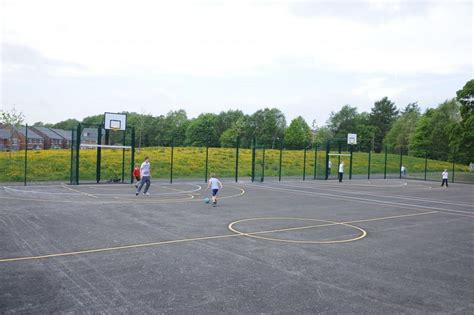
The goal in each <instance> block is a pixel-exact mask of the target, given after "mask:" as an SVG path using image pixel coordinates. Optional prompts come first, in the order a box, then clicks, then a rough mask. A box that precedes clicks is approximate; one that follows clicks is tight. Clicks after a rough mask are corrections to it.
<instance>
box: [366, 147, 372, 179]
mask: <svg viewBox="0 0 474 315" xmlns="http://www.w3.org/2000/svg"><path fill="white" fill-rule="evenodd" d="M371 159H372V150H371V149H370V148H369V165H368V168H367V179H370V162H371Z"/></svg>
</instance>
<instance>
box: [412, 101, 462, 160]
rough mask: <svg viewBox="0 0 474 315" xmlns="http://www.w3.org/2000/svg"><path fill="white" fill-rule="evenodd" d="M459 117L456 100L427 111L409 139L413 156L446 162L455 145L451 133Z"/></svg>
mask: <svg viewBox="0 0 474 315" xmlns="http://www.w3.org/2000/svg"><path fill="white" fill-rule="evenodd" d="M460 120H461V115H460V112H459V103H458V102H457V101H456V100H454V99H453V100H449V101H446V102H444V103H442V104H440V105H439V106H438V108H435V109H428V110H427V111H426V113H425V114H423V115H422V116H421V118H420V119H419V120H418V123H417V125H416V128H415V131H414V132H413V133H412V136H411V137H410V150H411V153H412V154H413V155H415V156H419V157H425V155H426V156H428V158H431V159H437V160H448V158H449V156H450V154H449V153H450V151H451V150H452V148H453V147H454V145H455V141H453V139H452V131H453V130H454V129H455V126H456V125H457V124H459V122H460Z"/></svg>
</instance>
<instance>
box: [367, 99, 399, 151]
mask: <svg viewBox="0 0 474 315" xmlns="http://www.w3.org/2000/svg"><path fill="white" fill-rule="evenodd" d="M397 116H398V110H397V108H396V106H395V103H393V102H392V101H390V100H389V99H388V98H387V97H384V98H382V99H381V100H380V101H377V102H375V103H374V107H372V110H371V113H370V125H372V126H374V127H375V128H376V133H375V135H374V150H375V152H380V151H381V150H382V143H383V139H384V138H385V135H386V134H387V132H388V131H389V130H390V128H391V127H392V123H393V122H394V121H395V119H396V118H397Z"/></svg>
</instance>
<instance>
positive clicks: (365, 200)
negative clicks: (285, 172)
mask: <svg viewBox="0 0 474 315" xmlns="http://www.w3.org/2000/svg"><path fill="white" fill-rule="evenodd" d="M247 185H250V186H252V187H257V188H260V189H264V190H271V191H281V192H288V193H293V194H298V195H305V196H322V197H326V198H329V199H337V200H341V199H344V200H350V201H357V202H361V203H369V204H384V205H390V206H393V207H398V208H403V209H406V208H407V207H412V208H420V209H427V210H436V211H440V212H446V213H450V214H452V215H460V216H465V217H470V218H474V213H472V212H469V211H462V210H453V209H445V208H438V207H430V206H422V205H414V204H407V203H399V202H390V201H383V200H375V199H369V198H362V197H351V196H341V195H334V194H328V193H318V192H315V191H301V190H295V189H287V188H279V187H270V186H260V185H258V184H247ZM413 210H417V211H418V209H413ZM420 211H421V210H420Z"/></svg>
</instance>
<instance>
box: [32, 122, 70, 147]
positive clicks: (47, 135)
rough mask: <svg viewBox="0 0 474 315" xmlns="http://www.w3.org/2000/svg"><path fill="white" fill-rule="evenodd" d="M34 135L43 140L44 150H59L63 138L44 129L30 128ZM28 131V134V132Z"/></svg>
mask: <svg viewBox="0 0 474 315" xmlns="http://www.w3.org/2000/svg"><path fill="white" fill-rule="evenodd" d="M30 128H31V129H30V130H33V131H34V132H35V133H36V134H38V135H39V136H40V137H42V138H43V144H44V146H43V147H44V149H61V148H62V146H63V140H64V139H63V137H61V136H60V135H58V134H57V133H56V132H54V131H52V130H51V129H49V128H46V127H30ZM30 130H28V133H29V131H30Z"/></svg>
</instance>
